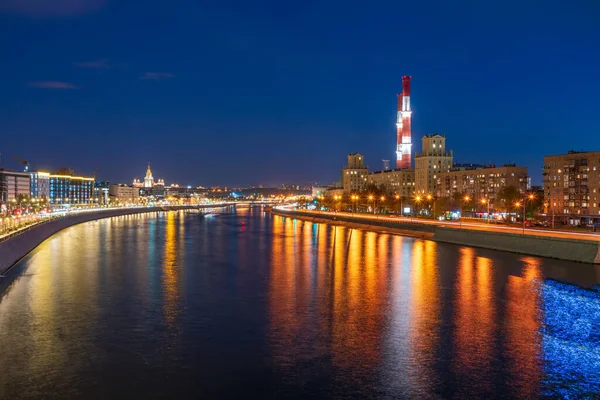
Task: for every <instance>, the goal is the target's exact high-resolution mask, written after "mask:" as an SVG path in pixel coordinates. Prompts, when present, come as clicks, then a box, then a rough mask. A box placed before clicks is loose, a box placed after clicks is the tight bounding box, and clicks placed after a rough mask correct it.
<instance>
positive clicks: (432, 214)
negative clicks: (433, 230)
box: [427, 194, 435, 219]
mask: <svg viewBox="0 0 600 400" xmlns="http://www.w3.org/2000/svg"><path fill="white" fill-rule="evenodd" d="M432 200H433V196H432V195H431V194H428V195H427V201H429V202H431V204H430V207H429V209H430V210H431V217H432V218H433V219H435V208H434V207H435V202H434V201H432Z"/></svg>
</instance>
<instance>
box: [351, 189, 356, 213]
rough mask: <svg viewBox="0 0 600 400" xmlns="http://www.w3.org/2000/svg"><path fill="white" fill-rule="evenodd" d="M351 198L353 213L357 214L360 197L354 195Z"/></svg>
mask: <svg viewBox="0 0 600 400" xmlns="http://www.w3.org/2000/svg"><path fill="white" fill-rule="evenodd" d="M350 198H351V199H352V213H353V214H354V213H355V212H356V201H357V200H358V196H357V195H355V194H353V195H352V196H351V197H350Z"/></svg>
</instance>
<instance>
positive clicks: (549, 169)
mask: <svg viewBox="0 0 600 400" xmlns="http://www.w3.org/2000/svg"><path fill="white" fill-rule="evenodd" d="M543 168H544V172H543V175H544V201H545V203H546V204H547V213H548V214H553V215H562V216H565V217H571V218H572V219H573V220H574V221H576V222H574V223H577V222H579V221H582V220H584V221H585V220H588V221H589V222H598V220H599V219H600V151H593V152H576V151H569V152H568V153H567V154H559V155H554V156H546V157H544V167H543Z"/></svg>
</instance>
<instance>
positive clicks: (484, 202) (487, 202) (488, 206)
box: [481, 199, 490, 224]
mask: <svg viewBox="0 0 600 400" xmlns="http://www.w3.org/2000/svg"><path fill="white" fill-rule="evenodd" d="M481 204H483V205H486V204H487V222H488V224H489V223H490V201H489V200H488V199H481Z"/></svg>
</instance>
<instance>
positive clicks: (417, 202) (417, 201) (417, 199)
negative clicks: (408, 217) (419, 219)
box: [415, 195, 421, 217]
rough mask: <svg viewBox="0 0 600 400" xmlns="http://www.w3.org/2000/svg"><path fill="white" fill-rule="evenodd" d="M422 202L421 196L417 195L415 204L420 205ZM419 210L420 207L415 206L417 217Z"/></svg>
mask: <svg viewBox="0 0 600 400" xmlns="http://www.w3.org/2000/svg"><path fill="white" fill-rule="evenodd" d="M420 202H421V196H419V195H417V196H416V197H415V204H416V205H417V206H418V205H419V203H420ZM417 211H418V207H415V217H416V216H417Z"/></svg>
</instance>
